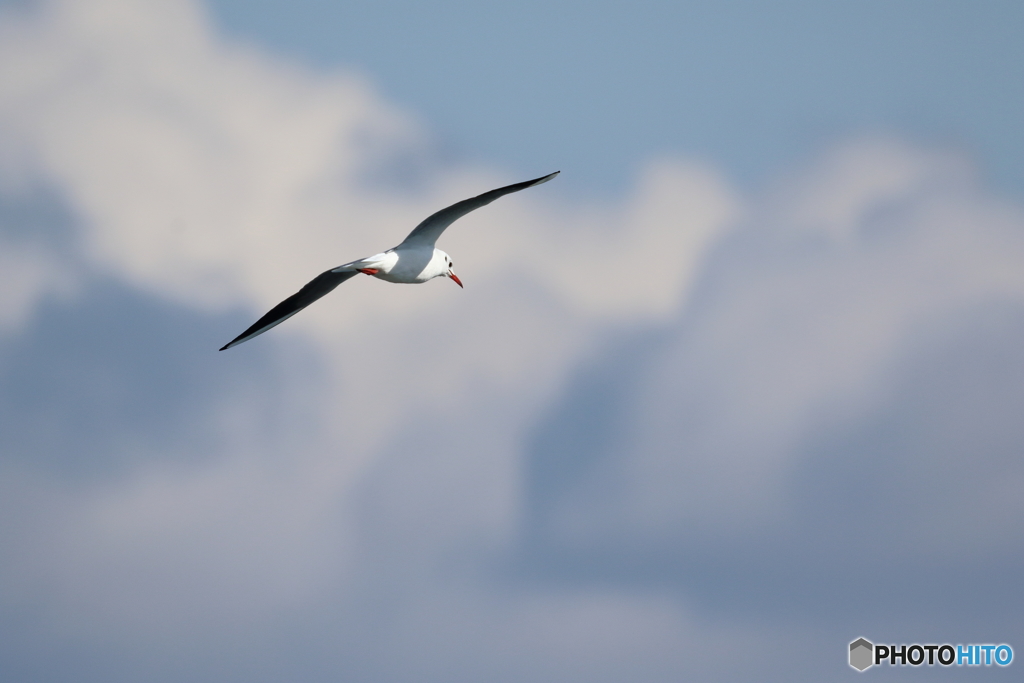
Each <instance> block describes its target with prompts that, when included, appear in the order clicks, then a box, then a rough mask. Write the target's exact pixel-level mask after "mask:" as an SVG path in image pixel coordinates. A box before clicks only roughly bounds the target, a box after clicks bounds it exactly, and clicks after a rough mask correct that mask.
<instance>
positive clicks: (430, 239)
mask: <svg viewBox="0 0 1024 683" xmlns="http://www.w3.org/2000/svg"><path fill="white" fill-rule="evenodd" d="M558 173H559V172H558V171H555V172H554V173H552V174H550V175H546V176H544V177H543V178H536V179H534V180H527V181H526V182H523V183H516V184H515V185H507V186H505V187H499V188H498V189H497V190H491V191H490V192H484V193H483V194H482V195H479V196H477V197H473V198H472V199H464V200H462V201H461V202H459V203H458V204H452V205H451V206H449V207H448V208H447V209H441V210H440V211H438V212H437V213H435V214H433V215H432V216H430V217H429V218H427V219H426V220H425V221H423V222H422V223H420V224H419V225H417V226H416V228H415V229H413V231H412V232H410V233H409V236H408V237H406V238H405V241H404V242H402V243H401V244H400V245H398V246H399V247H411V246H429V247H433V246H434V243H435V242H437V238H438V237H440V236H441V233H442V232H444V229H445V228H447V227H448V226H449V225H451V224H452V223H454V222H455V221H457V220H458V219H460V218H462V217H463V216H465V215H466V214H467V213H469V212H470V211H473V210H474V209H479V208H480V207H481V206H487V205H488V204H490V203H491V202H493V201H494V200H495V199H497V198H498V197H504V196H505V195H507V194H511V193H512V192H519V190H525V189H526V188H528V187H533V186H534V185H540V184H541V183H546V182H547V181H549V180H551V179H552V178H554V177H555V176H556V175H558Z"/></svg>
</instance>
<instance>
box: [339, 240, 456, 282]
mask: <svg viewBox="0 0 1024 683" xmlns="http://www.w3.org/2000/svg"><path fill="white" fill-rule="evenodd" d="M451 263H452V260H451V257H450V256H448V254H446V253H445V252H443V251H441V250H440V249H437V248H436V247H430V246H426V245H416V246H411V247H406V246H399V247H395V248H394V249H388V250H387V251H385V252H384V253H382V254H374V255H373V256H368V257H367V258H364V259H359V260H358V261H353V262H352V263H346V264H345V265H343V266H338V267H337V268H335V269H334V270H333V272H335V273H341V272H344V271H346V270H358V271H359V272H363V273H366V274H367V275H372V276H373V277H375V278H377V279H380V280H385V281H387V282H397V283H400V284H420V283H422V282H426V281H427V280H433V279H434V278H435V277H442V276H448V277H451V275H452V266H451ZM367 271H376V272H369V273H367Z"/></svg>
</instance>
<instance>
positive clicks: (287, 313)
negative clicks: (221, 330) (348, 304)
mask: <svg viewBox="0 0 1024 683" xmlns="http://www.w3.org/2000/svg"><path fill="white" fill-rule="evenodd" d="M358 274H359V271H357V270H350V271H343V272H340V273H335V272H334V271H333V270H328V271H325V272H323V273H320V274H319V275H317V276H316V277H315V278H313V279H312V280H310V281H309V282H308V283H307V284H306V286H305V287H303V288H302V289H300V290H299V291H298V292H296V293H295V294H292V295H291V296H290V297H288V298H287V299H285V300H284V301H282V302H281V303H279V304H278V305H276V306H274V307H273V308H272V309H270V312H269V313H267V314H266V315H265V316H263V317H262V318H260V319H259V320H257V321H256V322H255V323H253V324H252V326H251V327H250V328H249V329H247V330H246V331H245V332H243V333H242V334H240V335H238V336H237V337H235V338H234V339H232V340H231V341H230V342H228V343H227V344H225V345H224V346H223V347H221V351H223V350H224V349H230V348H231V347H232V346H237V345H239V344H241V343H242V342H244V341H249V340H250V339H252V338H253V337H255V336H257V335H260V334H263V333H264V332H266V331H267V330H269V329H270V328H271V327H274V326H275V325H280V324H281V323H283V322H284V321H285V320H287V319H288V318H290V317H292V316H293V315H295V314H296V313H298V312H299V311H301V310H302V309H303V308H305V307H306V306H308V305H310V304H311V303H313V302H314V301H316V300H317V299H319V298H320V297H322V296H324V295H326V294H328V293H330V292H331V290H333V289H334V288H335V287H337V286H338V285H340V284H341V283H342V282H344V281H345V280H348V279H349V278H352V277H355V276H356V275H358Z"/></svg>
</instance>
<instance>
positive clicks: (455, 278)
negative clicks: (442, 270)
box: [448, 270, 465, 289]
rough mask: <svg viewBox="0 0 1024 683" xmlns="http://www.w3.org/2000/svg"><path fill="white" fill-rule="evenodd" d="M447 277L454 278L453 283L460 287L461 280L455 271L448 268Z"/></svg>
mask: <svg viewBox="0 0 1024 683" xmlns="http://www.w3.org/2000/svg"><path fill="white" fill-rule="evenodd" d="M448 277H450V278H451V279H453V280H455V284H457V285H458V286H459V287H462V280H460V279H459V276H458V275H456V274H455V273H453V272H452V271H450V270H449V271H448ZM462 288H463V289H465V287H462Z"/></svg>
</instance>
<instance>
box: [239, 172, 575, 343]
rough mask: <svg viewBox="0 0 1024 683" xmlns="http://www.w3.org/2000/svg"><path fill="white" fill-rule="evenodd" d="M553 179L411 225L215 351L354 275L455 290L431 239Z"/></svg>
mask: <svg viewBox="0 0 1024 683" xmlns="http://www.w3.org/2000/svg"><path fill="white" fill-rule="evenodd" d="M556 175H558V171H555V172H554V173H551V174H550V175H546V176H543V177H541V178H536V179H534V180H527V181H526V182H523V183H516V184H515V185H507V186H505V187H499V188H498V189H497V190H491V191H490V192H484V193H483V194H481V195H478V196H476V197H471V198H469V199H464V200H462V201H461V202H457V203H455V204H452V205H451V206H449V207H448V208H446V209H441V210H440V211H438V212H437V213H435V214H432V215H430V216H428V217H427V219H426V220H424V221H423V222H422V223H420V224H419V225H417V226H416V227H415V228H414V229H413V231H412V232H410V233H409V235H408V236H407V237H406V238H405V240H404V241H403V242H402V243H401V244H399V245H398V246H397V247H395V248H394V249H388V250H387V251H385V252H381V253H380V254H374V255H373V256H370V257H367V258H363V259H359V260H358V261H351V262H350V263H346V264H344V265H341V266H338V267H337V268H332V269H331V270H328V271H324V272H323V273H320V274H319V275H318V276H316V277H315V278H313V279H312V280H310V281H309V282H308V283H306V286H305V287H303V288H302V289H300V290H299V291H298V292H296V293H295V294H293V295H292V296H290V297H288V298H287V299H285V300H284V301H282V302H281V303H279V304H278V305H277V306H274V308H272V309H270V311H269V312H268V313H267V314H266V315H264V316H263V317H262V318H260V319H259V320H257V321H256V322H255V323H253V324H252V325H251V326H250V327H249V329H247V330H246V331H245V332H243V333H242V334H240V335H238V336H237V337H235V338H234V339H233V340H231V341H230V342H228V343H227V344H225V345H224V347H223V348H221V351H223V350H224V349H230V348H231V347H232V346H237V345H239V344H241V343H242V342H244V341H248V340H249V339H252V338H253V337H255V336H257V335H260V334H263V333H264V332H266V331H267V330H269V329H270V328H272V327H274V326H275V325H280V324H281V323H283V322H284V321H285V320H287V319H288V318H290V317H292V316H293V315H295V314H296V313H298V312H299V311H301V310H302V309H303V308H305V307H306V306H308V305H310V304H311V303H313V302H314V301H316V300H317V299H319V298H321V297H323V296H325V295H327V294H328V293H329V292H331V291H332V290H333V289H334V288H335V287H337V286H338V285H340V284H341V283H342V282H345V281H346V280H348V279H350V278H353V277H355V276H356V275H358V274H359V273H364V274H366V275H372V276H373V277H375V278H377V279H379V280H385V281H387V282H398V283H401V284H418V283H421V282H426V281H427V280H433V279H434V278H435V277H442V276H445V277H448V278H450V279H451V280H452V281H453V282H455V284H457V285H458V286H459V287H461V286H462V281H461V280H459V278H458V276H457V275H455V272H454V271H453V270H452V259H451V257H450V256H448V254H446V253H444V252H443V251H441V250H440V249H437V248H436V247H434V243H435V242H437V238H438V237H440V236H441V233H442V232H444V231H445V229H446V228H447V227H448V226H449V225H451V224H452V223H454V222H455V221H456V220H458V219H459V218H461V217H463V216H465V215H466V214H467V213H469V212H470V211H473V210H475V209H479V208H480V207H481V206H486V205H488V204H490V203H491V202H493V201H494V200H495V199H497V198H498V197H504V196H505V195H507V194H509V193H512V192H519V191H520V190H525V189H526V188H528V187H533V186H534V185H540V184H541V183H546V182H547V181H549V180H551V179H552V178H554V177H555V176H556Z"/></svg>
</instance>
